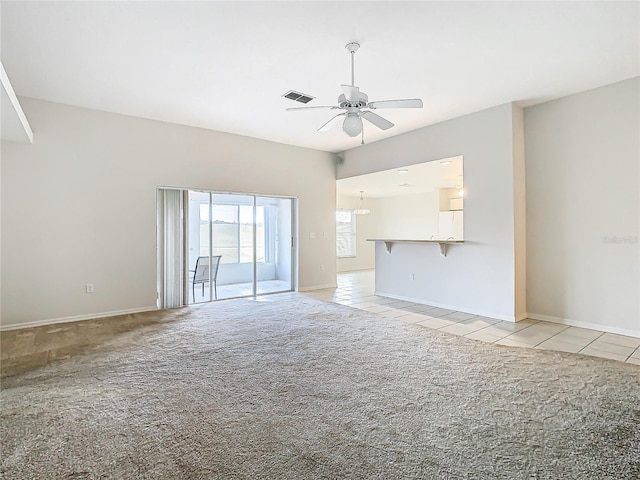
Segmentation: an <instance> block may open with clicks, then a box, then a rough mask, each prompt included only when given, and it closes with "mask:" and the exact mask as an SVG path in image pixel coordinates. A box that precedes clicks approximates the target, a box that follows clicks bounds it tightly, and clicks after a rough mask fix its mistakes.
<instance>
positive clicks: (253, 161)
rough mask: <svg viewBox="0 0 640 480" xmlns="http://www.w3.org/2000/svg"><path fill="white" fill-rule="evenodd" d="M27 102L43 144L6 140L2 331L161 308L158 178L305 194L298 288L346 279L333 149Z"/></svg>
mask: <svg viewBox="0 0 640 480" xmlns="http://www.w3.org/2000/svg"><path fill="white" fill-rule="evenodd" d="M20 101H21V104H22V106H23V108H24V110H25V113H26V114H27V117H28V118H29V121H30V123H31V125H32V127H33V131H34V136H35V139H34V143H33V145H27V144H19V143H13V142H2V152H1V153H2V165H1V168H2V174H1V178H2V187H1V194H2V325H3V327H6V326H10V325H17V324H20V325H27V324H34V323H45V322H48V321H50V320H53V319H60V318H64V319H67V318H86V317H91V316H97V315H100V314H105V313H113V312H122V311H135V310H143V309H152V308H155V305H156V187H157V186H159V185H166V186H181V187H190V188H203V189H213V190H218V191H229V192H246V193H258V194H265V195H270V194H273V195H288V196H296V197H299V202H298V211H299V233H300V235H299V244H298V248H299V287H300V288H301V289H309V288H314V287H320V286H331V285H335V261H334V259H335V213H334V212H335V163H334V160H333V156H332V155H331V154H329V153H325V152H319V151H315V150H310V149H304V148H297V147H291V146H287V145H282V144H277V143H272V142H267V141H263V140H258V139H254V138H249V137H241V136H237V135H231V134H226V133H221V132H215V131H209V130H204V129H198V128H192V127H186V126H180V125H174V124H169V123H163V122H157V121H151V120H145V119H140V118H134V117H127V116H123V115H116V114H110V113H104V112H99V111H94V110H88V109H82V108H76V107H71V106H65V105H60V104H54V103H49V102H43V101H39V100H34V99H27V98H22V99H20ZM310 232H314V238H313V239H312V238H310V237H311V236H310ZM323 233H326V238H325V235H323ZM320 264H323V265H325V266H326V268H325V270H324V271H321V270H320ZM86 283H93V284H94V285H95V293H93V294H86V293H84V286H85V284H86Z"/></svg>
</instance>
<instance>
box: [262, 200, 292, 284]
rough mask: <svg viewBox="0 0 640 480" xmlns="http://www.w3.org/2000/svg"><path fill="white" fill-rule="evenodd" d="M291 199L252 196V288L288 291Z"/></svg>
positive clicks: (290, 250)
mask: <svg viewBox="0 0 640 480" xmlns="http://www.w3.org/2000/svg"><path fill="white" fill-rule="evenodd" d="M292 212H293V200H292V199H291V198H273V197H256V278H257V281H256V290H257V293H258V294H260V293H273V292H282V291H287V290H292V289H293V288H292V285H293V283H292V281H293V268H292V267H293V264H292V255H291V252H292V249H293V232H292Z"/></svg>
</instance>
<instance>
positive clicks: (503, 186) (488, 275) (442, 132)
mask: <svg viewBox="0 0 640 480" xmlns="http://www.w3.org/2000/svg"><path fill="white" fill-rule="evenodd" d="M513 117H514V109H513V107H512V105H511V104H506V105H501V106H498V107H495V108H491V109H488V110H484V111H481V112H477V113H474V114H471V115H467V116H464V117H460V118H456V119H453V120H450V121H447V122H443V123H440V124H437V125H432V126H429V127H425V128H421V129H419V130H415V131H412V132H408V133H405V134H402V135H398V136H395V137H391V138H388V139H385V140H382V141H379V142H375V143H372V144H369V145H364V146H363V147H359V148H356V149H353V150H349V151H347V152H345V161H344V164H343V165H341V166H338V170H337V175H338V178H346V177H351V176H355V175H361V174H365V173H371V172H376V171H381V170H388V169H390V168H397V167H401V166H407V165H411V164H415V163H422V162H425V161H431V160H437V159H441V158H448V157H454V156H458V155H464V183H465V190H466V197H465V203H464V210H465V219H464V238H465V243H464V245H455V246H452V247H450V249H449V253H448V256H447V257H442V256H440V253H439V249H438V247H437V245H413V244H395V245H394V246H393V249H392V252H391V253H390V254H389V253H387V252H386V250H385V249H384V245H383V244H378V245H377V246H376V290H377V291H378V292H379V293H382V294H383V295H389V296H396V297H404V298H410V299H412V300H416V301H421V302H424V303H431V304H439V305H446V306H449V307H451V308H455V309H456V310H461V311H467V312H472V313H478V314H483V315H489V316H493V317H496V318H502V319H507V320H514V319H517V314H516V310H515V290H516V284H515V265H516V264H515V241H514V228H515V227H514V217H515V215H516V206H515V203H514V188H517V186H514V118H513ZM411 273H413V274H414V275H415V280H410V274H411ZM519 288H523V286H522V285H520V286H519Z"/></svg>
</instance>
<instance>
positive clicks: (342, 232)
mask: <svg viewBox="0 0 640 480" xmlns="http://www.w3.org/2000/svg"><path fill="white" fill-rule="evenodd" d="M336 256H337V257H338V258H346V257H355V256H356V216H355V215H354V213H353V210H337V211H336Z"/></svg>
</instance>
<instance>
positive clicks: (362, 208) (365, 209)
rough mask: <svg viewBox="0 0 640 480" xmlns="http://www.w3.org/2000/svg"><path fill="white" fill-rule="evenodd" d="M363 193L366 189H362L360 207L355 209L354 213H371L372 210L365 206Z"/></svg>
mask: <svg viewBox="0 0 640 480" xmlns="http://www.w3.org/2000/svg"><path fill="white" fill-rule="evenodd" d="M363 193H364V190H360V208H358V209H356V210H354V211H353V213H354V215H369V214H370V213H371V210H369V209H368V208H364V203H363V202H364V199H363V198H362V194H363Z"/></svg>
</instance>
